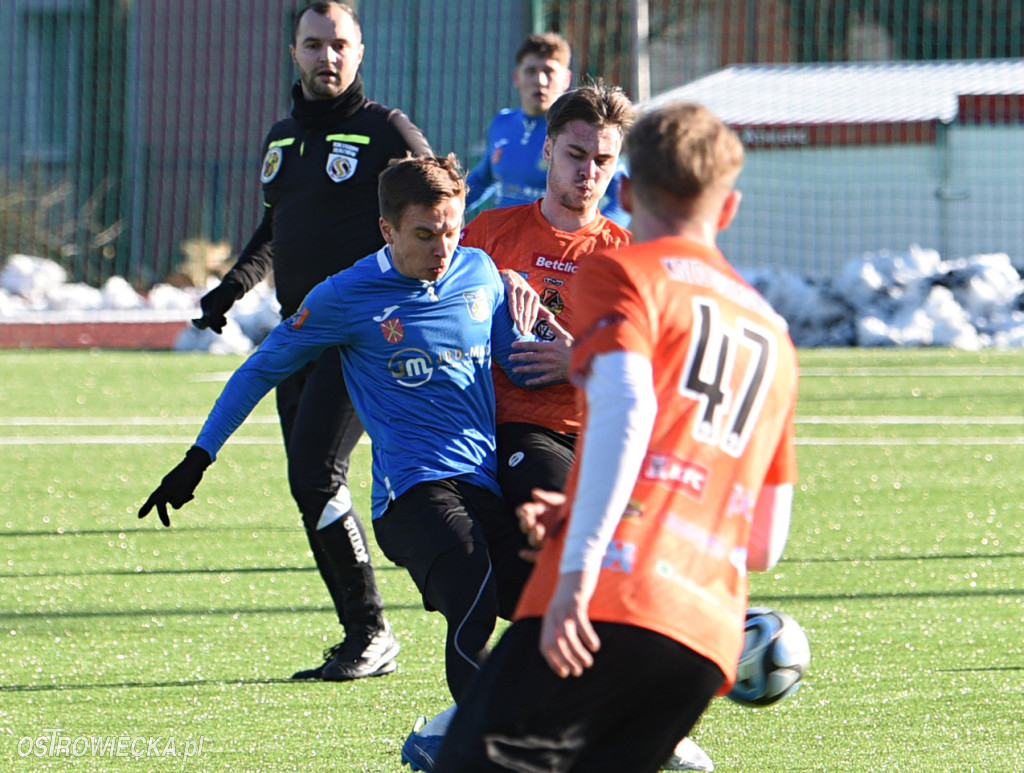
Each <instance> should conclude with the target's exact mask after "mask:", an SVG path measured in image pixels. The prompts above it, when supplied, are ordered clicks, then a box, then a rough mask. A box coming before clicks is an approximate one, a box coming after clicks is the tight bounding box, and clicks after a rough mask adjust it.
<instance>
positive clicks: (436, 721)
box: [420, 703, 458, 735]
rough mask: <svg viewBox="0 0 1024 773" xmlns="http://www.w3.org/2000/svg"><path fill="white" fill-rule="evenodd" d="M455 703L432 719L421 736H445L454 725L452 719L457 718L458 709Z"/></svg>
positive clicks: (421, 732)
mask: <svg viewBox="0 0 1024 773" xmlns="http://www.w3.org/2000/svg"><path fill="white" fill-rule="evenodd" d="M457 708H458V706H456V705H455V704H454V703H453V704H452V705H451V706H449V707H448V708H446V709H445V710H444V711H442V712H441V713H440V714H438V715H437V716H436V717H434V718H433V719H431V720H430V721H429V722H427V724H425V725H424V726H423V729H422V730H420V735H444V734H445V733H447V732H448V725H450V724H451V723H452V717H454V716H455V709H457Z"/></svg>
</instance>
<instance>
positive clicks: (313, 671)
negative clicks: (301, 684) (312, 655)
mask: <svg viewBox="0 0 1024 773" xmlns="http://www.w3.org/2000/svg"><path fill="white" fill-rule="evenodd" d="M344 646H345V644H344V642H338V643H337V644H335V645H334V646H333V647H328V648H327V649H325V650H324V662H323V663H321V664H320V665H319V666H317V667H316V668H307V669H304V670H302V671H296V672H295V673H294V674H292V679H323V678H324V666H326V665H327V664H328V663H330V662H331V661H332V660H334V657H335V656H336V655H337V654H338V653H339V652H340V651H341V649H342V648H343V647H344Z"/></svg>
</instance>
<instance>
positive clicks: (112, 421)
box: [0, 416, 278, 427]
mask: <svg viewBox="0 0 1024 773" xmlns="http://www.w3.org/2000/svg"><path fill="white" fill-rule="evenodd" d="M204 421H206V418H205V417H202V418H200V417H194V416H187V417H178V418H175V417H172V416H113V417H110V418H100V417H98V416H79V417H77V418H70V417H61V418H59V419H54V418H50V417H45V416H15V417H13V418H0V427H181V426H189V425H194V426H196V427H201V426H202V425H203V422H204ZM245 423H246V424H277V423H278V419H277V417H276V416H250V417H249V418H247V419H246V420H245Z"/></svg>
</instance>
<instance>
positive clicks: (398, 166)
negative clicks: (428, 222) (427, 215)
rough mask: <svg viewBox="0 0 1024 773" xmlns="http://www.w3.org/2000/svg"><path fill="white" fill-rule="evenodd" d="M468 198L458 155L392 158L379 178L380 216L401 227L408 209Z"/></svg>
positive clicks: (378, 198)
mask: <svg viewBox="0 0 1024 773" xmlns="http://www.w3.org/2000/svg"><path fill="white" fill-rule="evenodd" d="M465 196H466V178H465V175H464V174H463V172H462V167H461V166H460V165H459V159H458V158H457V157H456V155H455V154H454V153H449V154H448V155H447V156H413V155H407V156H406V157H405V158H396V159H392V160H391V162H390V163H389V164H388V165H387V167H386V168H385V169H384V171H383V172H381V173H380V177H378V178H377V200H378V202H379V203H380V214H381V217H383V218H384V219H385V220H387V221H388V222H389V223H391V224H392V225H393V226H395V227H398V225H399V224H400V223H401V220H402V215H403V214H404V213H405V210H406V208H407V207H410V206H416V205H417V204H422V205H424V206H427V207H432V206H434V205H436V204H440V203H441V202H443V201H447V200H448V199H454V198H457V197H461V198H465Z"/></svg>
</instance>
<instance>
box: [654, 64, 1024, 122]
mask: <svg viewBox="0 0 1024 773" xmlns="http://www.w3.org/2000/svg"><path fill="white" fill-rule="evenodd" d="M1022 93H1024V59H1002V60H980V61H969V62H880V63H870V64H869V63H858V64H836V65H737V66H734V67H728V68H726V69H724V70H719V71H717V72H715V73H712V74H711V75H708V76H705V77H703V78H699V79H698V80H695V81H693V82H691V83H688V84H686V85H684V86H679V87H677V88H674V89H670V90H669V91H665V92H663V93H661V94H658V95H657V96H655V97H652V98H651V99H650V101H649V102H648V103H647V106H649V107H655V106H657V105H659V104H661V103H663V102H666V101H669V100H674V99H685V100H688V101H691V102H698V103H700V104H702V105H704V106H705V107H707V108H708V109H709V110H711V111H712V112H713V113H715V114H716V115H717V116H718V117H719V118H721V119H722V120H723V121H725V122H726V123H728V124H733V125H737V124H772V123H779V124H787V123H789V124H794V123H826V122H829V123H867V122H891V121H928V120H934V119H937V120H940V121H952V120H954V119H955V118H956V113H957V96H958V95H960V94H1022Z"/></svg>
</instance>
